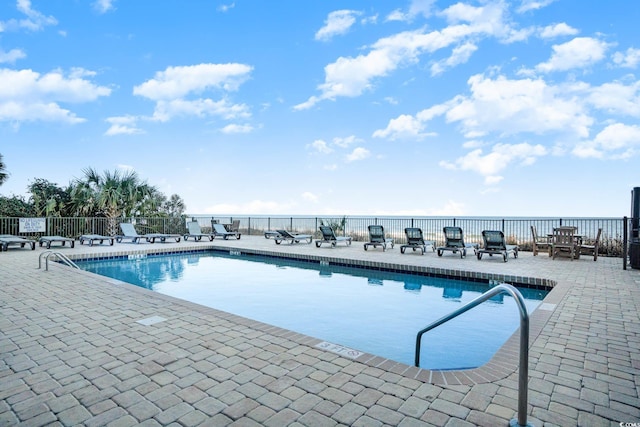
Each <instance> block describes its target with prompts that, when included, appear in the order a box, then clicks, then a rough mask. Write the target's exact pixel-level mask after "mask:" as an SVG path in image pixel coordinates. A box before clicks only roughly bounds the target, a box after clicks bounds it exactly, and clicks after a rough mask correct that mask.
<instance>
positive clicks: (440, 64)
mask: <svg viewBox="0 0 640 427" xmlns="http://www.w3.org/2000/svg"><path fill="white" fill-rule="evenodd" d="M476 50H478V47H477V46H476V45H475V44H473V43H471V42H468V43H464V44H462V45H460V46H457V47H455V48H454V49H453V51H452V52H451V56H449V57H448V58H446V59H443V60H441V61H437V62H435V63H434V64H433V65H431V75H432V76H436V75H438V74H442V73H444V72H445V71H446V70H448V69H449V68H453V67H455V66H456V65H460V64H464V63H465V62H467V61H468V60H469V58H471V55H472V54H473V52H475V51H476Z"/></svg>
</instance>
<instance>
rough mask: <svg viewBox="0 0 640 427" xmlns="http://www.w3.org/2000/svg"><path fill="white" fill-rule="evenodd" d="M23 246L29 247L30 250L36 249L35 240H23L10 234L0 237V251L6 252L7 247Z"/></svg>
mask: <svg viewBox="0 0 640 427" xmlns="http://www.w3.org/2000/svg"><path fill="white" fill-rule="evenodd" d="M25 245H29V246H30V247H31V250H34V249H35V248H36V242H35V240H31V239H25V238H24V237H20V236H14V235H12V234H2V235H0V250H2V251H7V250H8V249H9V246H20V247H21V248H24V247H25Z"/></svg>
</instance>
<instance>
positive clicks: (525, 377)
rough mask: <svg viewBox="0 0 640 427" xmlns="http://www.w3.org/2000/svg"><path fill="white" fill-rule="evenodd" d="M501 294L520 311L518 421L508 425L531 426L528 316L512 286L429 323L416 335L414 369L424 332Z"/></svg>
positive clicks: (500, 287)
mask: <svg viewBox="0 0 640 427" xmlns="http://www.w3.org/2000/svg"><path fill="white" fill-rule="evenodd" d="M501 293H508V294H510V295H511V296H512V297H513V299H514V300H515V301H516V304H517V306H518V310H519V311H520V367H519V379H518V419H517V420H516V419H512V420H511V421H510V423H509V425H510V426H511V427H526V426H530V425H531V424H527V398H528V397H527V393H528V382H529V314H528V313H527V307H526V306H525V304H524V298H523V297H522V294H521V293H520V291H518V290H517V289H516V288H515V287H514V286H512V285H509V284H507V283H501V284H499V285H497V286H494V287H493V288H491V289H489V290H488V291H487V292H485V293H484V294H482V295H480V296H479V297H477V298H475V299H474V300H473V301H470V302H468V303H467V304H465V305H463V306H462V307H460V308H459V309H457V310H456V311H454V312H452V313H451V314H448V315H446V316H444V317H442V318H441V319H439V320H436V321H435V322H433V323H431V324H430V325H429V326H427V327H426V328H424V329H422V330H420V331H419V332H418V335H417V336H416V354H415V365H416V367H420V343H421V339H422V335H423V334H424V333H425V332H428V331H430V330H432V329H434V328H436V327H438V326H440V325H442V324H443V323H446V322H448V321H449V320H451V319H454V318H456V317H458V316H459V315H461V314H462V313H465V312H466V311H469V310H471V309H472V308H474V307H476V306H477V305H480V304H482V303H483V302H485V301H486V300H488V299H489V298H492V297H494V296H496V295H498V294H501Z"/></svg>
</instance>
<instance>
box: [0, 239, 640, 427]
mask: <svg viewBox="0 0 640 427" xmlns="http://www.w3.org/2000/svg"><path fill="white" fill-rule="evenodd" d="M208 247H216V248H230V249H231V250H234V251H251V252H256V253H277V254H286V255H287V256H290V257H298V258H303V259H314V260H319V259H323V260H327V261H329V262H330V263H331V262H341V263H346V264H366V265H368V266H370V267H380V266H383V267H385V268H386V267H391V268H395V269H398V268H400V269H406V270H408V271H411V270H413V271H422V270H425V269H426V270H429V271H433V272H438V273H440V274H448V275H462V276H468V277H479V278H485V277H488V278H493V279H500V278H507V279H517V280H516V281H519V282H531V283H547V284H553V285H554V289H553V291H552V292H551V293H549V295H548V296H547V298H546V299H545V300H544V302H543V304H541V306H540V307H539V308H538V309H537V310H535V311H534V312H533V313H531V336H530V343H531V344H530V353H529V384H528V385H529V388H528V408H529V409H528V420H527V421H528V422H529V423H530V424H532V425H534V426H555V425H557V426H576V425H579V426H589V427H592V426H619V425H621V424H620V423H640V398H639V394H640V270H633V269H631V268H630V267H629V269H628V270H623V269H622V260H621V259H619V258H603V257H600V258H598V261H597V262H593V259H592V257H588V256H583V257H582V258H581V259H579V260H574V261H571V260H569V259H566V258H565V259H556V260H552V259H551V258H549V257H548V256H547V255H546V254H541V255H539V256H537V257H534V256H532V253H531V252H521V253H520V257H519V258H518V259H510V260H509V262H507V263H504V262H502V260H501V259H497V258H496V257H492V258H490V257H488V256H487V255H485V256H484V257H483V259H482V260H481V261H478V260H477V259H476V258H475V257H474V256H471V255H468V256H467V258H465V259H460V258H459V257H458V256H456V255H453V254H452V253H451V252H445V254H444V256H442V257H438V256H437V255H436V254H435V253H432V252H427V253H426V254H425V255H423V256H421V255H419V252H418V253H413V252H411V251H408V252H407V253H406V254H404V255H402V254H400V250H399V248H398V246H396V248H394V249H392V250H387V251H386V252H383V251H382V250H381V249H380V248H378V249H369V250H368V251H364V250H363V247H362V243H361V242H360V243H359V242H354V244H353V245H352V246H350V247H346V246H344V245H338V246H337V247H335V248H331V247H329V246H326V245H323V246H322V247H321V248H316V247H315V245H313V244H312V245H306V244H298V245H289V244H286V243H283V244H281V245H275V243H274V241H273V240H267V239H264V238H263V237H259V236H243V237H242V239H241V240H228V241H225V240H219V239H216V240H215V241H214V242H208V241H207V242H204V241H203V242H192V241H189V242H180V243H155V244H138V245H136V244H131V243H119V244H118V243H116V244H115V245H113V246H109V245H97V246H92V247H89V246H86V245H80V244H79V243H78V242H76V246H75V248H73V249H72V248H69V247H68V246H67V247H59V246H55V247H53V248H52V250H54V251H58V252H62V253H64V254H65V255H67V256H69V257H71V258H74V257H79V258H82V257H86V256H101V255H105V256H107V255H110V254H118V255H125V254H134V255H135V254H145V253H148V252H157V251H166V252H170V251H175V250H183V249H187V248H190V249H202V248H208ZM44 251H45V249H44V248H40V247H37V248H36V250H35V251H31V250H28V249H20V248H14V247H11V248H10V249H9V251H7V252H2V253H0V296H1V297H0V314H1V316H0V426H8V425H18V424H19V425H29V426H39V425H60V426H63V425H64V426H68V425H86V426H105V425H107V426H133V425H145V426H158V425H174V426H197V425H210V426H227V425H230V426H273V427H282V426H403V427H414V426H445V425H446V426H507V425H508V424H509V421H510V420H511V419H513V418H515V417H517V409H518V366H517V360H518V352H517V349H518V346H517V343H518V336H517V333H516V334H514V336H513V337H512V338H511V339H510V340H509V341H508V342H507V343H506V344H505V346H503V348H502V349H501V350H500V351H499V352H498V353H497V354H496V356H494V358H493V359H492V360H491V361H490V362H489V363H488V364H487V365H485V366H482V367H479V368H477V369H474V370H469V371H444V372H442V371H429V370H423V369H418V368H415V367H412V366H407V365H402V364H399V363H396V362H392V361H388V360H385V359H382V358H380V357H375V356H373V355H368V354H363V355H360V356H359V357H358V358H357V359H352V358H350V355H349V354H348V353H346V352H341V351H338V352H334V351H328V350H325V349H322V348H319V347H318V344H319V343H321V341H320V340H318V339H315V338H312V337H307V336H304V335H301V334H297V333H294V332H290V331H286V330H283V329H280V328H276V327H273V326H269V325H265V324H262V323H259V322H255V321H252V320H248V319H244V318H241V317H238V316H234V315H230V314H227V313H224V312H221V311H218V310H214V309H210V308H206V307H202V306H199V305H197V304H193V303H188V302H185V301H181V300H178V299H175V298H172V297H168V296H164V295H161V294H159V293H154V292H152V291H148V290H145V289H142V288H138V287H135V286H133V285H129V284H126V283H122V282H119V281H116V280H112V279H108V278H103V277H100V276H97V275H94V274H91V273H88V272H84V271H80V270H75V269H72V268H69V267H66V266H62V265H59V264H58V263H54V262H50V263H49V268H48V271H45V269H44V263H43V266H42V267H43V268H41V269H38V257H39V255H40V254H41V253H43V252H44ZM212 280H215V277H212ZM515 309H516V308H515V305H514V310H515ZM380 315H384V313H381V314H380ZM430 320H433V319H429V320H425V324H426V323H428V321H430ZM338 350H340V349H338ZM470 351H472V350H470ZM638 425H640V424H638Z"/></svg>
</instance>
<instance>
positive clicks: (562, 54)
mask: <svg viewBox="0 0 640 427" xmlns="http://www.w3.org/2000/svg"><path fill="white" fill-rule="evenodd" d="M608 47H609V45H608V44H607V43H605V42H603V41H601V40H598V39H595V38H592V37H576V38H574V39H573V40H571V41H569V42H567V43H563V44H558V45H554V46H553V47H552V49H553V54H552V55H551V58H549V60H548V61H547V62H543V63H541V64H538V65H536V67H535V68H536V70H537V71H540V72H543V73H550V72H553V71H566V70H571V69H574V68H586V67H589V66H590V65H593V64H595V63H596V62H598V61H601V60H602V59H604V57H605V52H606V50H607V48H608Z"/></svg>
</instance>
